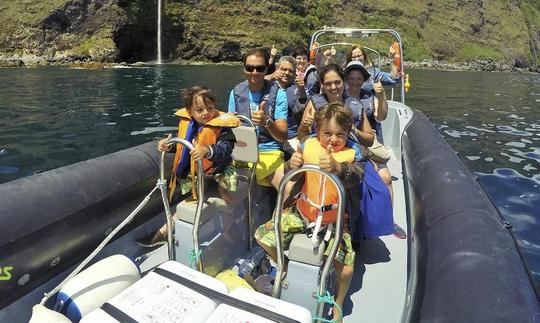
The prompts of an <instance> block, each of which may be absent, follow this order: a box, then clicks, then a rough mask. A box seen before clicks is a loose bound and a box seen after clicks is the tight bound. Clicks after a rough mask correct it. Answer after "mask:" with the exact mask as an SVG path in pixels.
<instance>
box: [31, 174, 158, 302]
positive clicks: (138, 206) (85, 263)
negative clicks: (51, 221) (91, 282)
mask: <svg viewBox="0 0 540 323" xmlns="http://www.w3.org/2000/svg"><path fill="white" fill-rule="evenodd" d="M158 187H159V181H158V183H157V184H156V186H155V187H154V189H152V191H151V192H150V193H148V195H146V197H145V198H144V199H143V200H142V202H141V203H139V205H137V207H136V208H135V210H133V211H132V212H131V213H130V214H129V215H128V217H127V218H125V219H124V220H123V221H122V222H121V223H120V224H118V225H117V226H116V228H114V230H113V231H111V233H109V235H108V236H107V237H105V239H103V241H101V243H100V244H99V245H98V246H97V247H96V249H94V251H92V253H91V254H90V255H89V256H88V257H86V258H85V259H84V260H83V261H82V262H81V263H80V264H79V266H77V268H75V269H74V270H73V271H72V272H71V274H69V275H68V276H67V277H66V278H65V279H64V280H63V281H62V282H61V283H60V284H58V286H56V287H55V288H54V289H53V290H51V291H50V292H48V293H45V295H44V296H43V298H42V299H41V302H40V304H41V305H44V304H45V302H46V301H47V300H48V299H49V298H50V297H51V296H52V295H54V294H56V293H57V292H58V291H60V289H62V287H64V285H65V284H66V283H67V282H68V281H69V280H70V279H71V278H73V277H74V276H76V275H77V274H78V273H79V272H80V271H81V270H82V269H83V268H84V267H85V266H86V265H87V264H88V263H89V262H90V260H92V259H93V258H94V257H95V256H96V255H97V254H98V252H100V251H101V250H102V249H103V248H104V247H105V245H106V244H107V243H109V241H110V240H111V239H112V238H113V237H114V236H115V235H116V233H118V231H120V230H121V229H122V228H123V227H124V226H126V225H127V224H128V223H129V222H130V221H131V220H132V219H133V218H134V217H135V215H137V213H139V211H140V210H141V209H142V208H143V207H144V206H145V205H146V203H148V201H149V200H150V196H151V195H152V194H153V193H154V192H155V191H156V190H157V189H158Z"/></svg>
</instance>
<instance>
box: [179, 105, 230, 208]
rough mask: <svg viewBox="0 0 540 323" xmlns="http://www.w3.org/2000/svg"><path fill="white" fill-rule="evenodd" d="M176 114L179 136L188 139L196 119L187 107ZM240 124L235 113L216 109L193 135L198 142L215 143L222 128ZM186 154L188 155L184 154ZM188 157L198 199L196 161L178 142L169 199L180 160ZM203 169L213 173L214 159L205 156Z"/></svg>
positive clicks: (193, 190) (194, 194) (195, 197)
mask: <svg viewBox="0 0 540 323" xmlns="http://www.w3.org/2000/svg"><path fill="white" fill-rule="evenodd" d="M175 115H176V116H178V117H180V121H179V123H178V137H179V138H184V139H187V137H190V136H189V135H188V132H189V129H190V124H191V123H192V122H195V121H194V120H192V119H191V116H190V115H189V112H188V110H187V109H186V108H183V109H180V110H178V111H176V113H175ZM240 124H241V121H240V120H239V119H238V118H237V117H236V116H235V115H234V114H232V113H223V112H220V111H216V114H215V115H214V118H213V119H212V120H210V121H208V122H207V123H206V124H205V125H204V126H203V127H202V128H201V129H199V131H198V134H192V135H191V136H194V140H195V142H196V143H197V144H201V145H213V144H215V143H216V142H217V138H218V137H219V134H220V133H221V129H222V128H224V127H228V128H234V127H238V126H239V125H240ZM184 154H186V155H185V156H184ZM187 158H189V165H190V166H189V167H190V169H189V171H190V175H191V180H192V181H193V185H192V187H193V189H192V195H193V199H194V200H195V199H197V194H196V189H195V188H196V185H195V182H194V181H195V174H196V171H197V165H196V162H195V161H194V160H192V159H191V158H190V156H189V151H188V150H184V149H183V145H182V144H176V154H175V156H174V162H173V168H172V173H171V180H170V182H169V190H170V191H169V200H171V199H172V197H173V194H174V189H175V187H176V175H177V168H178V167H179V166H180V161H181V160H182V159H187ZM203 169H204V172H205V173H206V174H211V173H212V172H213V171H214V166H213V163H212V161H210V160H208V159H206V158H204V159H203Z"/></svg>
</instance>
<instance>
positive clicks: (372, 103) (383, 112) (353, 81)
mask: <svg viewBox="0 0 540 323" xmlns="http://www.w3.org/2000/svg"><path fill="white" fill-rule="evenodd" d="M370 77H371V74H370V73H369V71H368V69H367V68H366V67H365V66H364V65H363V64H362V62H360V61H352V62H349V64H347V67H346V68H345V78H346V79H347V85H348V89H347V95H348V96H350V97H352V98H353V99H356V100H358V101H360V103H361V106H362V107H363V108H364V111H365V112H366V115H367V116H368V119H370V123H371V127H372V128H373V129H375V127H376V125H377V124H376V121H383V120H384V119H386V116H387V115H388V101H387V100H386V95H385V92H384V87H383V85H382V82H381V81H380V80H379V81H378V82H376V83H373V88H370V89H366V88H365V87H363V85H364V83H365V82H366V81H367V80H368V79H370ZM375 131H376V132H377V133H379V132H380V131H379V130H378V129H375Z"/></svg>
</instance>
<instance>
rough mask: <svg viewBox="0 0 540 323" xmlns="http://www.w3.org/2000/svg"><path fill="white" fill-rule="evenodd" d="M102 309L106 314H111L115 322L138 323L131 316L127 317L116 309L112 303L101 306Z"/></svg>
mask: <svg viewBox="0 0 540 323" xmlns="http://www.w3.org/2000/svg"><path fill="white" fill-rule="evenodd" d="M101 309H102V310H103V311H105V313H107V314H109V315H110V316H112V317H114V319H115V320H117V321H119V322H122V323H138V322H137V321H136V320H135V319H133V318H132V317H131V316H129V315H127V314H126V313H124V312H122V311H121V310H119V309H118V308H116V307H115V306H114V305H112V304H110V303H105V304H103V305H101Z"/></svg>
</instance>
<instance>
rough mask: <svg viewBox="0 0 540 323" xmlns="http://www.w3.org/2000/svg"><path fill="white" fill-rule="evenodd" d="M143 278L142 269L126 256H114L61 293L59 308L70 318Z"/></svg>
mask: <svg viewBox="0 0 540 323" xmlns="http://www.w3.org/2000/svg"><path fill="white" fill-rule="evenodd" d="M140 278H141V274H140V272H139V268H138V267H137V265H135V263H134V262H133V261H132V260H131V259H129V258H128V257H126V256H124V255H113V256H110V257H107V258H105V259H102V260H100V261H98V262H96V263H95V264H93V265H92V266H90V267H88V268H86V269H85V270H83V271H82V272H80V273H79V274H78V275H76V276H75V277H73V278H72V279H71V280H69V281H68V282H67V283H66V285H64V287H62V289H61V290H60V292H58V296H57V298H56V305H55V310H57V311H58V312H60V313H62V314H64V315H66V316H67V317H68V318H69V319H70V320H72V321H74V322H79V320H80V319H81V317H83V316H84V315H85V314H87V313H90V312H91V311H93V310H94V309H96V308H99V307H100V306H101V305H103V304H104V303H105V302H107V301H108V300H109V299H111V298H112V297H113V296H115V295H117V294H118V293H120V292H121V291H123V290H124V289H126V288H127V287H129V286H131V285H132V284H133V283H134V282H136V281H137V280H139V279H140Z"/></svg>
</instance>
